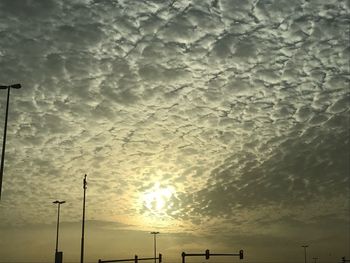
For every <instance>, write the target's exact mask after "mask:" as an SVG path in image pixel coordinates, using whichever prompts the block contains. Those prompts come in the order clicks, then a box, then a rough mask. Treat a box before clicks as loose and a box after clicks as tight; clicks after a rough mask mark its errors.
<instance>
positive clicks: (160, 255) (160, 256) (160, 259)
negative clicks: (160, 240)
mask: <svg viewBox="0 0 350 263" xmlns="http://www.w3.org/2000/svg"><path fill="white" fill-rule="evenodd" d="M158 259H159V263H161V262H162V254H159V258H158Z"/></svg>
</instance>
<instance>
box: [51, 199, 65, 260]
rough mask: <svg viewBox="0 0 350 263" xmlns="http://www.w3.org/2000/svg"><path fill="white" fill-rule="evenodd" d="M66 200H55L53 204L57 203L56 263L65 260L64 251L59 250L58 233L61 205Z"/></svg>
mask: <svg viewBox="0 0 350 263" xmlns="http://www.w3.org/2000/svg"><path fill="white" fill-rule="evenodd" d="M65 202H66V201H58V200H56V201H54V202H52V203H53V204H57V231H56V250H55V263H62V261H63V252H62V251H58V233H59V226H60V207H61V205H62V204H64V203H65Z"/></svg>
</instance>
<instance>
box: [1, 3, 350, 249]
mask: <svg viewBox="0 0 350 263" xmlns="http://www.w3.org/2000/svg"><path fill="white" fill-rule="evenodd" d="M349 9H350V7H349V2H347V1H342V0H340V1H335V0H328V1H304V0H300V1H289V0H288V1H287V0H286V1H238V0H237V1H236V0H215V1H204V0H197V1H196V0H193V1H187V0H179V1H157V0H154V1H148V0H143V1H97V0H91V1H88V0H85V1H83V0H79V1H78V0H75V1H69V3H68V2H67V1H66V2H62V1H54V0H47V1H20V0H3V1H1V3H0V37H1V43H0V65H1V71H0V79H1V82H2V83H4V84H7V83H14V82H20V83H22V85H23V89H21V90H19V91H13V92H12V97H11V109H10V112H11V113H10V123H9V126H8V142H7V153H6V169H5V177H4V178H5V181H4V185H3V187H4V189H3V200H2V201H1V202H2V203H1V210H2V213H1V214H0V218H1V221H0V224H1V225H2V226H6V225H11V224H27V223H31V224H33V223H43V222H52V220H53V219H54V217H52V215H51V214H50V215H48V214H47V212H46V211H47V209H48V208H47V206H48V204H46V203H44V202H42V200H48V199H49V200H51V199H57V198H62V199H67V200H70V202H69V204H68V203H67V206H66V207H65V210H64V212H63V213H65V215H66V219H67V218H69V219H67V220H68V221H72V222H75V221H77V220H79V216H80V213H79V211H80V210H79V207H80V196H81V187H80V184H81V178H82V175H83V174H85V173H88V174H89V182H90V183H89V195H90V199H89V207H90V214H89V216H90V217H91V218H92V219H95V220H101V221H104V220H105V221H111V220H115V221H119V222H120V223H123V224H130V225H133V226H134V227H135V229H145V228H147V227H150V226H152V224H154V222H153V221H150V222H148V221H145V222H141V220H140V218H144V217H145V218H153V217H154V216H155V215H158V216H159V218H161V219H159V220H163V219H164V222H165V221H166V220H168V221H169V222H172V224H173V225H169V224H168V225H167V224H165V226H164V227H167V228H166V229H167V231H170V232H187V231H196V230H198V231H201V230H206V233H208V235H210V233H214V232H215V233H217V231H221V232H223V233H226V230H227V229H230V230H232V231H235V232H236V233H239V234H237V236H238V237H239V239H240V240H241V241H242V242H247V243H248V242H249V241H248V240H249V238H250V237H251V236H252V235H253V234H254V233H259V234H260V235H262V236H265V235H266V236H269V237H273V238H275V239H274V240H279V239H280V238H281V235H282V233H283V234H286V235H292V236H293V235H295V236H298V235H299V234H300V235H302V233H301V232H302V231H300V229H311V230H310V231H311V232H312V233H317V234H316V236H317V237H318V238H322V234H321V232H322V231H323V230H324V226H330V225H332V224H333V222H337V225H338V226H337V228H334V231H333V230H332V228H331V229H328V230H327V231H325V234H324V235H325V236H329V235H331V236H332V235H336V234H338V233H339V232H341V229H342V227H345V226H346V224H348V223H349V222H348V220H349V218H348V213H347V212H348V209H349V203H348V196H349V162H348V160H349V26H348V25H349ZM5 99H6V98H5V95H4V94H3V96H1V99H0V100H1V104H0V106H1V111H2V112H4V108H5ZM2 127H3V125H1V128H0V129H1V130H0V131H1V133H2V132H3V130H2ZM156 184H158V187H159V189H168V188H167V187H169V186H171V187H172V188H171V189H174V191H173V192H171V195H170V194H169V196H167V198H165V199H166V205H165V207H164V209H163V210H162V211H161V212H159V211H153V210H152V209H150V207H156V206H157V205H156V204H153V205H151V206H145V203H144V202H143V201H140V195H141V196H142V194H143V193H144V192H147V191H149V189H152V187H154V185H156ZM169 189H170V188H169ZM23 197H25V198H23ZM163 198H164V197H163ZM153 201H154V202H157V200H153ZM34 204H35V205H34ZM158 212H159V213H158ZM162 218H163V219H162ZM145 224H146V225H145ZM296 229H299V230H296ZM317 229H318V230H317ZM211 231H213V232H211ZM332 231H333V232H332ZM311 232H310V233H311ZM293 233H294V234H293ZM224 236H225V235H224ZM227 239H228V240H229V236H228V237H227ZM227 242H228V243H230V242H229V241H227ZM257 242H259V241H257ZM228 243H227V244H228Z"/></svg>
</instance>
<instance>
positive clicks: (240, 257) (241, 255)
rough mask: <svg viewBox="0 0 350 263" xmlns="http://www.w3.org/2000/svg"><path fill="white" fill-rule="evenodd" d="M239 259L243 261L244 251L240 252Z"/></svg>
mask: <svg viewBox="0 0 350 263" xmlns="http://www.w3.org/2000/svg"><path fill="white" fill-rule="evenodd" d="M239 259H243V250H242V249H241V250H240V251H239Z"/></svg>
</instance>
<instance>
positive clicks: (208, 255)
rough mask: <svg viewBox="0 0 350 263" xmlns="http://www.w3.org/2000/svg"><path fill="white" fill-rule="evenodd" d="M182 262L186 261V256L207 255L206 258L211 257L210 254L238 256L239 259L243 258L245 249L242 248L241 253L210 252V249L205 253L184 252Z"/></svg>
mask: <svg viewBox="0 0 350 263" xmlns="http://www.w3.org/2000/svg"><path fill="white" fill-rule="evenodd" d="M181 256H182V263H185V258H186V257H198V256H205V259H209V258H210V256H238V257H239V259H243V250H242V249H241V250H240V251H239V253H210V251H209V249H207V250H206V251H205V253H185V252H182V254H181Z"/></svg>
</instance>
